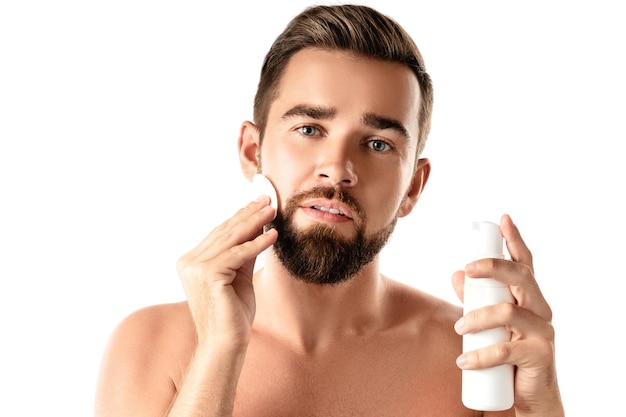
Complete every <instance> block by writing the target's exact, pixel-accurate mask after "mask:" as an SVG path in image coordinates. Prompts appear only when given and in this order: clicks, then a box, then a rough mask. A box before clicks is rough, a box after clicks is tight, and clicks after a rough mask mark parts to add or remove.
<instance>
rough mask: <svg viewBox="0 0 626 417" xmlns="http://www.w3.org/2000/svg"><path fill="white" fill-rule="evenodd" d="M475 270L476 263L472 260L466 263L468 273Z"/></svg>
mask: <svg viewBox="0 0 626 417" xmlns="http://www.w3.org/2000/svg"><path fill="white" fill-rule="evenodd" d="M473 272H476V263H474V262H470V263H468V264H467V265H465V273H466V274H471V273H473Z"/></svg>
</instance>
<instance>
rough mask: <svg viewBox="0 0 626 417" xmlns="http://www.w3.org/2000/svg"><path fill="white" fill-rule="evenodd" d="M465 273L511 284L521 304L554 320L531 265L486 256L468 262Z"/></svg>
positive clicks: (472, 276) (514, 294)
mask: <svg viewBox="0 0 626 417" xmlns="http://www.w3.org/2000/svg"><path fill="white" fill-rule="evenodd" d="M465 274H467V276H468V277H470V278H494V279H496V280H498V281H500V282H503V283H505V284H507V285H509V287H510V289H511V293H512V294H513V297H514V298H515V301H516V303H517V304H518V305H519V306H521V307H524V308H527V309H529V310H531V311H532V312H533V313H535V314H537V315H538V316H540V317H542V318H543V319H544V320H547V321H550V320H552V310H551V309H550V306H548V303H547V302H546V300H545V298H544V297H543V294H542V293H541V290H540V288H539V285H538V284H537V281H536V280H535V276H534V275H533V272H532V270H531V268H530V267H529V266H527V265H525V264H521V263H517V262H513V261H507V260H504V259H495V258H486V259H480V260H478V261H475V262H472V263H470V264H468V265H467V266H466V268H465Z"/></svg>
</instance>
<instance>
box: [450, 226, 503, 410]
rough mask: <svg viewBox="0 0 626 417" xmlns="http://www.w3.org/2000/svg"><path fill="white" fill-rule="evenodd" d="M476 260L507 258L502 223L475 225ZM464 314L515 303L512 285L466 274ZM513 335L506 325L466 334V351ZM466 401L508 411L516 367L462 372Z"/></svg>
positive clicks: (476, 407)
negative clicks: (490, 306)
mask: <svg viewBox="0 0 626 417" xmlns="http://www.w3.org/2000/svg"><path fill="white" fill-rule="evenodd" d="M472 234H473V237H474V242H473V246H474V260H478V259H483V258H504V253H503V237H502V233H501V232H500V226H498V225H497V224H495V223H491V222H475V223H474V224H473V233H472ZM463 302H464V305H463V314H464V315H465V314H467V313H469V312H470V311H472V310H475V309H477V308H481V307H484V306H488V305H492V304H499V303H513V302H514V299H513V296H512V294H511V291H510V290H509V287H508V285H506V284H504V283H501V282H499V281H496V280H495V279H493V278H469V277H467V276H466V277H465V286H464V296H463ZM509 340H511V334H510V332H509V331H508V330H507V329H506V328H505V327H499V328H495V329H487V330H482V331H479V332H476V333H472V334H466V335H463V352H469V351H472V350H476V349H480V348H482V347H486V346H489V345H493V344H497V343H502V342H507V341H509ZM462 380H463V382H462V391H463V394H462V401H463V404H464V405H465V406H466V407H467V408H471V409H473V410H482V411H500V410H508V409H509V408H511V407H512V406H513V366H512V365H499V366H496V367H493V368H486V369H476V370H463V371H462Z"/></svg>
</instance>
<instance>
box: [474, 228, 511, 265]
mask: <svg viewBox="0 0 626 417" xmlns="http://www.w3.org/2000/svg"><path fill="white" fill-rule="evenodd" d="M472 229H473V230H474V233H473V234H474V259H475V260H476V259H483V258H501V259H502V258H504V252H503V237H502V232H500V226H499V225H497V224H496V223H492V222H474V223H473V224H472Z"/></svg>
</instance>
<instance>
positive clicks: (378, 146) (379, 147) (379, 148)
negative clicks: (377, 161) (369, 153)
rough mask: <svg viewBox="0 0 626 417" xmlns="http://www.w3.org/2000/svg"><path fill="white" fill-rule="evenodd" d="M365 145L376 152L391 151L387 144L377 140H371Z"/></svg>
mask: <svg viewBox="0 0 626 417" xmlns="http://www.w3.org/2000/svg"><path fill="white" fill-rule="evenodd" d="M367 145H368V146H369V147H370V148H371V149H373V150H374V151H376V152H385V151H388V150H390V149H391V146H390V145H389V144H388V143H387V142H385V141H383V140H379V139H375V140H371V141H369V142H368V143H367Z"/></svg>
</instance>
